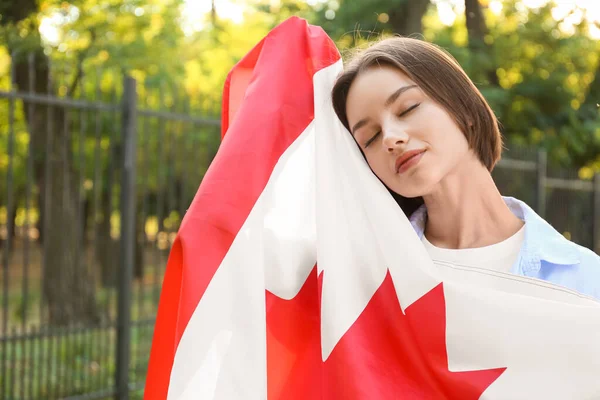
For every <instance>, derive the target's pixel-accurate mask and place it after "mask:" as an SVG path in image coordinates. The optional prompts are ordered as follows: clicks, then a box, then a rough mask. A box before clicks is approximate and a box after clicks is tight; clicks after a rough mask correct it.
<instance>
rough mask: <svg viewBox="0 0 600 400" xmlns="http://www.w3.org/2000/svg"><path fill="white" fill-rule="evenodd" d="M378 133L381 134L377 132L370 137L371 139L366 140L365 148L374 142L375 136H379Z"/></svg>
mask: <svg viewBox="0 0 600 400" xmlns="http://www.w3.org/2000/svg"><path fill="white" fill-rule="evenodd" d="M380 133H381V131H379V132H377V133H376V134H375V135H373V136H372V137H371V139H369V140H367V142H366V143H365V147H369V145H370V144H371V143H373V142H374V141H375V139H377V136H379V134H380Z"/></svg>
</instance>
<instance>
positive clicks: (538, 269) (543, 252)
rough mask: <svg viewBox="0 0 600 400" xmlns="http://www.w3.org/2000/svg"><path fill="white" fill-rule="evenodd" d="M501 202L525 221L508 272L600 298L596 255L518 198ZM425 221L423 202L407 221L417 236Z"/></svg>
mask: <svg viewBox="0 0 600 400" xmlns="http://www.w3.org/2000/svg"><path fill="white" fill-rule="evenodd" d="M504 201H505V202H506V205H508V207H509V208H510V210H511V211H512V212H513V214H514V215H515V216H516V217H518V218H519V219H521V220H522V221H524V222H525V240H524V241H523V245H522V247H521V251H520V252H519V256H518V257H517V260H516V261H515V263H514V264H513V266H512V268H511V270H510V272H511V273H513V274H516V275H522V276H528V277H531V278H537V279H542V280H544V281H547V282H551V283H554V284H556V285H560V286H563V287H566V288H569V289H572V290H576V291H577V292H580V293H582V294H585V295H588V296H592V297H595V298H596V299H600V257H599V256H598V255H597V254H596V253H594V252H593V251H591V250H589V249H587V248H585V247H582V246H579V245H577V244H575V243H573V242H571V241H569V240H567V239H566V238H565V237H564V236H563V235H561V234H560V233H558V232H557V231H556V230H555V229H554V228H553V227H552V226H551V225H550V224H549V223H548V222H546V221H544V220H543V219H542V218H541V217H540V216H539V215H537V214H536V212H535V211H533V210H532V209H531V208H530V207H529V206H528V205H527V204H525V203H523V202H522V201H520V200H517V199H514V198H512V197H504ZM426 220H427V209H426V208H425V206H424V205H423V206H421V207H420V208H419V209H417V210H416V211H415V212H414V213H413V214H412V215H411V216H410V223H411V224H412V226H413V228H414V229H415V231H416V232H417V234H418V235H419V238H421V239H422V238H423V232H424V231H425V222H426Z"/></svg>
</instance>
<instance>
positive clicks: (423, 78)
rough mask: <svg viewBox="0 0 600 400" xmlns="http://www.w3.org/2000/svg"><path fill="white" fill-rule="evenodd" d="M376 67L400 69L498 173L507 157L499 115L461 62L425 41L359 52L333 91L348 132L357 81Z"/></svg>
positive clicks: (387, 43)
mask: <svg viewBox="0 0 600 400" xmlns="http://www.w3.org/2000/svg"><path fill="white" fill-rule="evenodd" d="M374 65H388V66H391V67H394V68H397V69H399V70H400V71H402V72H403V73H404V74H406V75H407V76H408V77H409V78H410V79H411V80H412V81H413V82H415V83H416V84H417V85H418V86H419V87H420V88H421V89H422V90H423V91H424V92H425V93H426V94H427V95H428V96H429V97H430V98H432V99H433V100H435V101H436V102H438V103H439V104H440V105H441V106H442V107H444V109H445V110H446V111H447V112H448V113H449V114H450V116H451V117H452V118H453V119H454V121H455V122H456V124H457V125H458V127H459V129H460V130H461V131H462V132H463V134H464V135H465V137H466V139H467V142H468V144H469V147H470V148H471V149H472V150H473V151H474V152H475V153H476V154H477V156H478V158H479V160H480V161H481V163H482V164H483V165H485V166H486V168H487V169H488V170H489V171H492V169H493V168H494V166H495V165H496V163H497V162H498V160H499V159H500V155H501V153H502V135H501V134H500V130H499V128H498V121H497V119H496V116H495V115H494V112H493V111H492V109H491V108H490V106H489V105H488V103H487V102H486V101H485V99H484V98H483V95H482V94H481V93H480V92H479V90H478V89H477V87H476V86H475V85H474V84H473V82H472V81H471V79H469V77H468V76H467V74H466V73H465V71H464V70H463V69H462V68H461V67H460V65H459V64H458V62H457V61H456V60H455V59H454V58H453V57H452V56H451V55H450V54H448V53H447V52H446V51H444V50H443V49H441V48H440V47H438V46H436V45H434V44H432V43H428V42H425V41H422V40H417V39H411V38H405V37H393V38H388V39H384V40H381V41H379V42H376V43H374V44H373V45H371V46H370V47H368V48H366V49H364V50H362V51H360V52H359V53H357V54H356V55H355V56H354V57H353V59H352V60H351V61H350V62H349V63H348V64H347V65H346V66H345V68H344V72H343V73H342V74H341V75H340V77H339V78H338V79H337V81H336V83H335V85H334V87H333V90H332V100H333V108H334V110H335V113H336V114H337V116H338V118H339V119H340V120H341V121H342V123H343V124H344V125H345V126H346V128H347V129H348V130H350V127H349V126H348V117H347V115H346V100H347V97H348V91H349V90H350V86H351V85H352V82H354V80H355V79H356V77H357V76H358V75H359V74H360V73H362V72H364V71H366V70H367V69H369V68H371V67H373V66H374Z"/></svg>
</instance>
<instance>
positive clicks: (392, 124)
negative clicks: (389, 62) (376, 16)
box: [346, 66, 474, 198]
mask: <svg viewBox="0 0 600 400" xmlns="http://www.w3.org/2000/svg"><path fill="white" fill-rule="evenodd" d="M346 113H347V116H348V123H349V126H350V130H351V132H352V134H353V136H354V138H355V139H356V141H357V143H358V145H359V146H360V147H361V149H362V151H363V152H364V154H365V156H366V159H367V162H368V163H369V165H370V167H371V169H372V170H373V172H374V173H375V174H376V175H377V176H378V177H379V179H381V181H382V182H383V183H384V184H385V185H386V186H387V187H389V188H390V189H391V190H393V191H394V192H396V193H398V194H400V195H402V196H404V197H409V198H411V197H418V196H425V195H427V194H429V193H431V192H432V191H434V190H435V189H436V186H437V185H438V184H439V183H440V182H441V181H443V180H444V178H445V177H447V176H448V175H450V174H452V173H453V172H455V171H456V170H457V169H458V167H459V166H460V164H461V162H463V161H464V160H467V159H469V160H472V159H473V157H474V154H473V153H472V152H471V151H470V150H469V146H468V143H467V140H466V138H465V136H464V134H463V133H462V132H461V131H460V129H459V128H458V126H457V125H456V123H455V122H454V120H453V119H452V118H451V117H450V115H449V114H448V113H447V112H446V110H445V109H444V108H443V107H442V106H441V105H440V104H438V103H436V102H435V101H434V100H432V99H431V98H429V97H428V96H427V95H426V94H425V93H424V92H423V91H422V90H421V89H420V88H419V87H418V86H417V85H416V84H415V83H414V82H412V81H411V80H410V79H409V78H408V77H407V76H406V75H405V74H404V73H402V72H401V71H399V70H397V69H395V68H393V67H388V66H381V67H379V66H377V67H373V68H370V69H368V70H367V71H364V72H362V73H360V74H359V75H358V76H357V77H356V79H355V80H354V82H353V83H352V86H351V87H350V91H349V93H348V98H347V102H346Z"/></svg>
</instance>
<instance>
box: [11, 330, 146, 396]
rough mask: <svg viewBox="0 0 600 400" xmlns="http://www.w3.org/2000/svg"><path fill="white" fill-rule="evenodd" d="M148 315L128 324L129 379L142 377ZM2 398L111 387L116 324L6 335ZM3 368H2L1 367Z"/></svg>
mask: <svg viewBox="0 0 600 400" xmlns="http://www.w3.org/2000/svg"><path fill="white" fill-rule="evenodd" d="M152 331H153V323H152V321H148V322H144V323H138V324H136V325H134V326H133V327H132V329H131V343H130V344H131V356H130V357H131V359H130V365H129V381H130V384H137V383H143V382H144V379H145V375H146V369H147V364H148V355H149V353H150V346H151V342H152ZM0 360H5V362H6V364H5V365H7V366H8V367H9V368H6V369H4V373H1V372H0V397H1V398H3V399H7V400H8V399H10V400H16V399H24V398H34V399H53V398H65V397H70V396H76V395H81V394H89V393H94V392H100V391H104V390H110V389H111V388H113V387H114V382H115V373H116V329H115V327H114V326H105V327H98V328H70V329H61V330H56V331H53V332H32V333H30V334H28V335H18V336H15V337H10V339H8V340H5V341H4V342H3V343H2V344H1V345H0ZM0 371H2V369H0Z"/></svg>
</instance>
